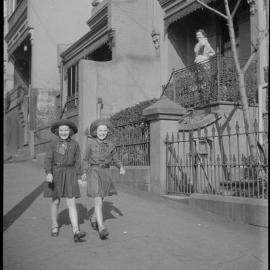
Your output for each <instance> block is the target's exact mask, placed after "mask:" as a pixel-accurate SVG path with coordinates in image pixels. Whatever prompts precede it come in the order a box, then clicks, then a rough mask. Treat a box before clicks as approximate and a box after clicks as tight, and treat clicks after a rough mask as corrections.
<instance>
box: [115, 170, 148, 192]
mask: <svg viewBox="0 0 270 270" xmlns="http://www.w3.org/2000/svg"><path fill="white" fill-rule="evenodd" d="M110 170H111V175H112V179H113V182H114V183H117V184H125V185H127V186H131V187H135V188H138V189H141V190H145V191H150V167H149V166H144V167H143V166H133V167H130V166H129V167H125V170H126V173H125V175H120V174H119V170H118V169H116V168H111V169H110Z"/></svg>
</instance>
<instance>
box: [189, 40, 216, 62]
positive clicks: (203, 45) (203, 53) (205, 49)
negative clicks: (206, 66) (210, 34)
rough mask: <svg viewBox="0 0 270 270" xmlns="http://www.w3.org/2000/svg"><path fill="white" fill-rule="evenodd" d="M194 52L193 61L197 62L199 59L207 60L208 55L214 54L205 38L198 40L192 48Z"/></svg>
mask: <svg viewBox="0 0 270 270" xmlns="http://www.w3.org/2000/svg"><path fill="white" fill-rule="evenodd" d="M194 52H195V55H196V57H195V61H194V62H195V63H199V62H201V61H205V60H208V59H209V57H210V56H213V55H215V51H214V49H213V48H212V47H211V45H210V43H209V42H208V39H207V38H204V39H203V40H200V41H199V42H198V43H197V44H196V45H195V48H194Z"/></svg>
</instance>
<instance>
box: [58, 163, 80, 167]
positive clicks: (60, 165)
mask: <svg viewBox="0 0 270 270" xmlns="http://www.w3.org/2000/svg"><path fill="white" fill-rule="evenodd" d="M53 165H54V166H57V167H74V166H75V164H74V163H73V164H65V163H54V164H53Z"/></svg>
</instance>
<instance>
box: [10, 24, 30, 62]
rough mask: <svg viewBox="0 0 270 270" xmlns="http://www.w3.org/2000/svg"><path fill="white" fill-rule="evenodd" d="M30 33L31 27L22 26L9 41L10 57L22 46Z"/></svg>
mask: <svg viewBox="0 0 270 270" xmlns="http://www.w3.org/2000/svg"><path fill="white" fill-rule="evenodd" d="M28 35H30V28H29V27H23V28H22V27H21V28H20V29H19V30H18V31H17V33H15V35H13V37H12V39H11V40H9V42H8V48H7V52H8V57H10V56H11V55H12V54H13V53H14V51H15V50H16V49H18V48H19V47H20V45H21V44H22V42H23V41H24V40H25V39H26V38H27V36H28Z"/></svg>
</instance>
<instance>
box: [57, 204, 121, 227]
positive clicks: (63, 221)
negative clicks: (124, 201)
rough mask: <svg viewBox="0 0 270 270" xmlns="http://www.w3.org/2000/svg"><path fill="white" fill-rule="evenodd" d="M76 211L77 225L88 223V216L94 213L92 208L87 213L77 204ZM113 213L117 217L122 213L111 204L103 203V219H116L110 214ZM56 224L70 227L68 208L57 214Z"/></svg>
mask: <svg viewBox="0 0 270 270" xmlns="http://www.w3.org/2000/svg"><path fill="white" fill-rule="evenodd" d="M77 211H78V223H79V225H81V224H83V223H84V221H85V220H87V221H89V219H90V216H91V215H93V213H94V207H92V208H90V209H89V211H88V212H87V208H86V207H85V206H84V205H82V204H81V203H77ZM112 212H115V213H116V214H117V215H119V216H123V213H122V212H121V211H120V210H119V209H118V208H117V207H115V206H114V205H113V203H112V202H107V201H105V202H103V219H104V221H105V220H106V219H115V218H116V217H115V216H114V215H113V214H112ZM58 224H59V227H61V226H63V225H70V224H71V223H70V219H69V214H68V208H66V209H64V210H63V211H61V212H60V213H59V214H58Z"/></svg>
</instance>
